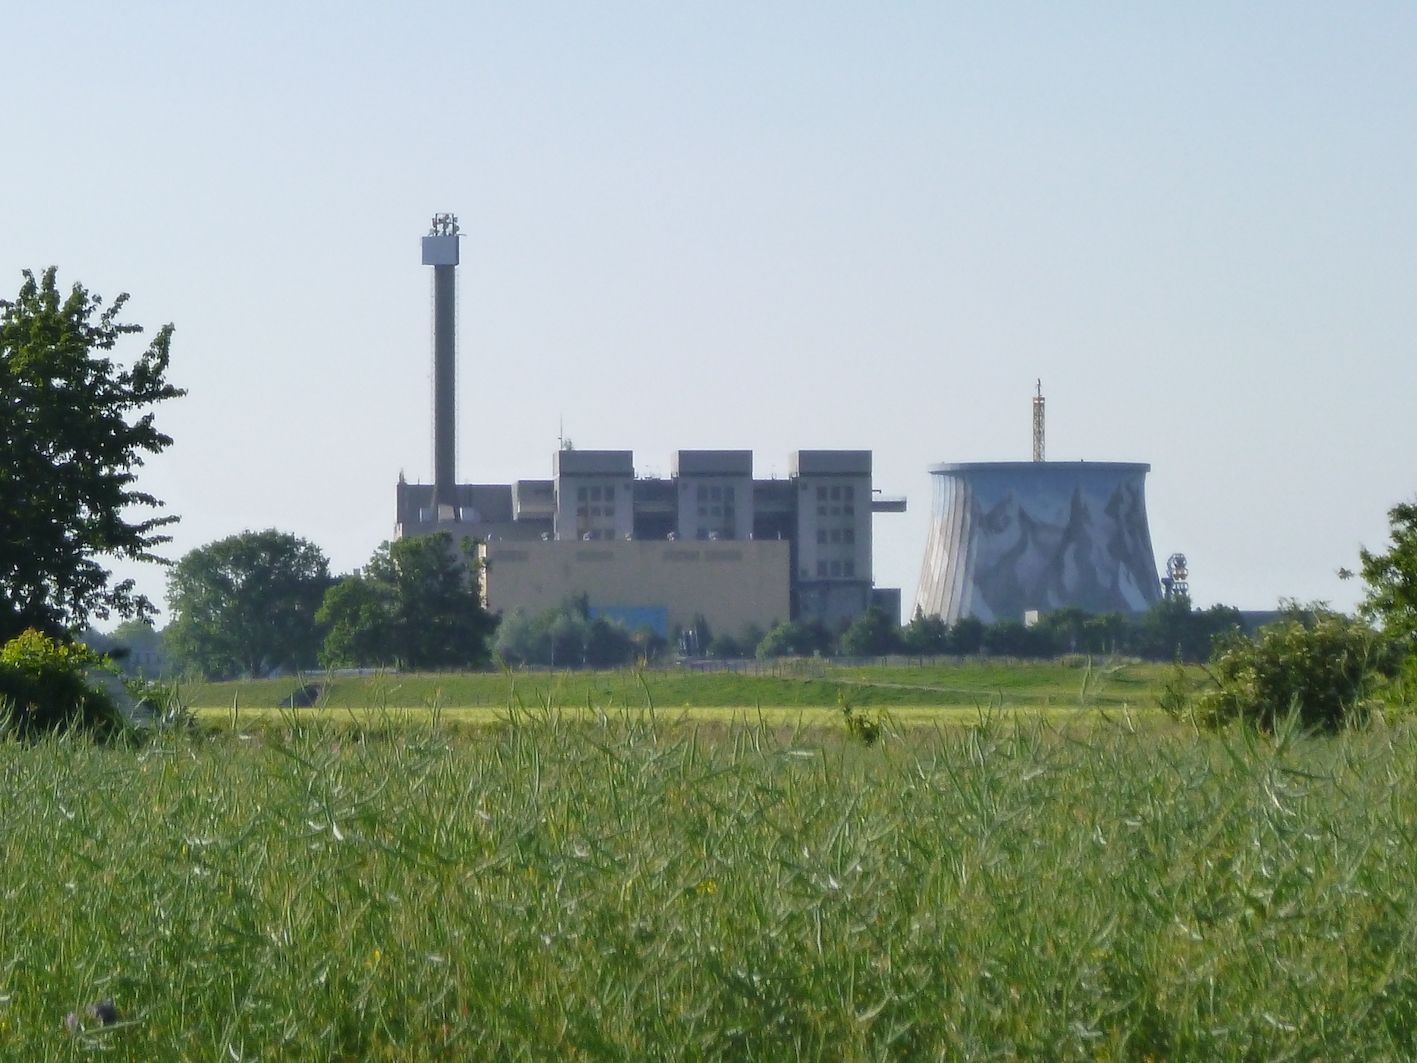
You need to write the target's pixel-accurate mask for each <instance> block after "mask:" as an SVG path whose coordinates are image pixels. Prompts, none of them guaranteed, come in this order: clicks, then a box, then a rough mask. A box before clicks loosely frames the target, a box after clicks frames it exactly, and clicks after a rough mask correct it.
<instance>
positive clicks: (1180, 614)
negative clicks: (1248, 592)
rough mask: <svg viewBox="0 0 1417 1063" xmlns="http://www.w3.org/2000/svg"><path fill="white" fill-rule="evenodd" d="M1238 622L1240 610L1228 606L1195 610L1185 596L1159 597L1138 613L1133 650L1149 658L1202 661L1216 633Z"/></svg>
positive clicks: (1237, 627)
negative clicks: (1138, 621)
mask: <svg viewBox="0 0 1417 1063" xmlns="http://www.w3.org/2000/svg"><path fill="white" fill-rule="evenodd" d="M1242 626H1243V625H1242V624H1241V622H1240V611H1239V610H1238V609H1235V608H1233V607H1231V606H1228V605H1212V606H1211V607H1210V608H1209V609H1199V610H1198V609H1192V608H1191V603H1190V600H1189V599H1188V598H1184V597H1182V598H1168V599H1163V600H1162V601H1159V602H1157V603H1156V604H1155V605H1153V606H1152V607H1151V608H1150V609H1148V610H1147V611H1146V613H1145V614H1144V615H1143V616H1142V618H1141V621H1140V624H1139V625H1138V630H1137V633H1136V636H1137V646H1136V650H1137V652H1138V653H1139V654H1140V655H1141V656H1143V657H1148V658H1151V659H1152V660H1163V661H1164V660H1182V661H1204V660H1205V659H1206V658H1207V657H1209V656H1210V652H1211V646H1212V644H1213V642H1214V640H1215V638H1216V636H1218V635H1223V634H1225V633H1226V632H1229V631H1239V630H1240V629H1241V628H1242Z"/></svg>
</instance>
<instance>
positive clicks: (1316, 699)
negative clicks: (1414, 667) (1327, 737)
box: [1196, 607, 1399, 731]
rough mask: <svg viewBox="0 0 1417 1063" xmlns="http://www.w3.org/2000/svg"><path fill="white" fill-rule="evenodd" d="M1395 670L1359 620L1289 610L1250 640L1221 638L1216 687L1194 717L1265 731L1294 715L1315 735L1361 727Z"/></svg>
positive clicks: (1383, 644) (1387, 651) (1213, 667)
mask: <svg viewBox="0 0 1417 1063" xmlns="http://www.w3.org/2000/svg"><path fill="white" fill-rule="evenodd" d="M1398 664H1399V661H1398V660H1397V658H1396V656H1395V654H1394V653H1393V652H1392V646H1391V644H1390V643H1389V642H1387V641H1386V640H1385V639H1384V638H1383V637H1382V636H1381V635H1380V634H1379V633H1378V632H1376V631H1374V630H1373V629H1372V628H1371V627H1369V626H1368V625H1367V624H1365V623H1363V622H1362V621H1360V620H1354V619H1352V618H1351V617H1347V616H1343V615H1342V614H1340V613H1335V612H1333V611H1331V610H1329V609H1326V608H1323V607H1311V608H1309V609H1305V610H1302V611H1298V610H1291V613H1290V616H1289V617H1287V618H1286V619H1284V620H1281V621H1279V622H1278V623H1275V624H1270V625H1268V626H1266V627H1263V628H1261V629H1260V631H1259V633H1258V635H1257V636H1256V637H1255V638H1254V639H1253V640H1252V639H1250V638H1247V637H1246V636H1244V635H1242V634H1239V633H1238V632H1235V633H1231V634H1227V635H1222V636H1220V637H1219V638H1218V639H1217V640H1216V646H1215V650H1214V652H1213V653H1212V656H1211V661H1210V672H1211V675H1212V677H1213V678H1214V680H1215V683H1216V685H1215V688H1214V689H1212V690H1209V691H1207V692H1206V693H1204V694H1202V695H1201V696H1200V698H1199V699H1198V700H1197V702H1196V719H1197V721H1198V722H1200V723H1202V724H1206V725H1209V726H1217V725H1221V724H1225V723H1229V722H1231V721H1234V720H1241V721H1244V722H1246V723H1250V724H1253V725H1254V726H1256V727H1259V728H1260V729H1262V730H1267V731H1268V730H1273V729H1274V726H1275V724H1276V722H1277V721H1279V720H1280V719H1282V718H1284V717H1285V716H1287V715H1288V714H1290V713H1291V712H1292V713H1297V714H1298V717H1299V722H1300V723H1301V724H1302V725H1303V726H1304V727H1306V728H1310V729H1314V730H1323V731H1336V730H1338V729H1340V728H1342V727H1344V726H1348V725H1353V724H1362V723H1365V722H1367V720H1368V719H1369V717H1370V716H1371V715H1372V713H1373V711H1374V709H1375V708H1378V707H1380V706H1381V701H1380V695H1381V694H1382V692H1383V691H1384V689H1385V688H1386V686H1387V681H1388V679H1389V678H1390V677H1392V676H1393V675H1395V674H1396V671H1397V665H1398Z"/></svg>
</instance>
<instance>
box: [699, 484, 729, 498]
mask: <svg viewBox="0 0 1417 1063" xmlns="http://www.w3.org/2000/svg"><path fill="white" fill-rule="evenodd" d="M695 497H696V498H697V499H698V500H699V501H700V502H732V501H733V485H732V484H699V486H698V489H697V491H696V493H695Z"/></svg>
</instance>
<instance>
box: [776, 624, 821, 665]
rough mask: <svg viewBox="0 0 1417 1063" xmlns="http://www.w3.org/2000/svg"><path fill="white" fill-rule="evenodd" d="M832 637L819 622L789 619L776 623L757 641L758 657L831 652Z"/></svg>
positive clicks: (804, 655)
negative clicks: (812, 622)
mask: <svg viewBox="0 0 1417 1063" xmlns="http://www.w3.org/2000/svg"><path fill="white" fill-rule="evenodd" d="M831 644H832V638H831V635H830V634H829V633H828V632H827V629H826V628H824V627H822V625H820V624H807V623H804V622H802V621H800V620H791V621H788V622H787V623H783V624H778V625H777V626H776V627H774V628H773V629H772V630H771V631H769V632H768V633H767V634H766V635H764V636H763V638H762V641H760V642H759V643H758V657H759V659H760V660H767V659H768V658H771V657H811V656H812V655H814V654H826V653H830V652H831Z"/></svg>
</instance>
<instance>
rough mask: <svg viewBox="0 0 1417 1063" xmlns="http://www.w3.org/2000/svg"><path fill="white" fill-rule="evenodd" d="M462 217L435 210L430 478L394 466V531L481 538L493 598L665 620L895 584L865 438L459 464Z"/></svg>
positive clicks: (835, 610)
mask: <svg viewBox="0 0 1417 1063" xmlns="http://www.w3.org/2000/svg"><path fill="white" fill-rule="evenodd" d="M460 237H461V233H460V230H459V227H458V219H457V217H456V216H455V215H452V214H435V215H434V216H433V222H432V225H431V227H430V229H429V231H428V234H427V235H426V236H424V237H423V241H422V260H423V264H424V265H425V266H432V267H433V483H432V484H410V483H408V482H406V481H405V480H404V478H403V477H402V476H400V477H399V482H398V489H397V499H396V510H397V518H396V519H397V526H396V529H395V535H396V536H397V537H399V538H402V537H404V536H414V535H427V534H430V533H433V532H441V531H446V532H449V533H451V534H452V535H453V537H454V538H455V539H458V540H464V541H465V540H469V539H471V540H474V541H476V543H477V544H478V545H477V550H478V553H479V556H480V557H481V559H482V561H483V562H484V568H483V581H482V582H483V597H484V603H485V604H486V606H487V607H488V608H489V609H491V610H493V611H495V612H502V613H511V612H512V611H514V610H518V609H521V610H526V611H528V612H539V611H541V610H544V609H548V608H555V607H557V606H560V605H562V604H564V603H565V602H566V601H568V600H569V599H572V598H576V597H580V596H582V595H583V596H585V598H586V599H587V601H588V603H589V606H590V610H591V613H592V615H601V616H609V617H612V618H616V619H620V620H622V621H624V622H625V624H626V625H627V626H628V627H630V628H631V629H636V628H640V627H649V628H651V629H653V630H654V631H656V632H657V633H659V634H661V635H666V634H668V633H669V632H670V631H671V630H672V629H673V628H674V627H680V628H687V627H689V626H690V625H691V624H692V623H693V621H694V619H695V617H697V616H703V618H704V619H705V620H706V621H708V623H709V624H710V626H711V627H713V628H715V629H717V630H718V631H720V632H724V633H729V634H736V633H738V632H740V631H741V630H742V629H743V627H745V626H746V625H748V624H756V625H759V626H761V627H768V626H770V625H772V624H774V623H777V622H779V621H784V620H789V619H791V620H797V619H802V620H809V621H819V622H821V623H823V624H826V625H828V626H831V627H839V626H842V625H844V624H846V623H849V622H850V621H852V620H854V619H856V618H857V617H858V616H860V615H861V614H862V613H864V612H865V611H866V609H867V608H868V607H869V606H870V605H871V604H872V603H873V602H875V603H879V604H881V605H882V606H883V607H884V608H886V609H888V610H890V611H891V612H892V615H895V616H899V614H900V592H899V591H898V590H878V589H876V588H874V587H873V585H872V579H871V515H872V514H873V513H882V512H902V511H903V510H904V509H905V500H904V499H899V498H897V499H882V498H878V497H877V496H876V495H875V493H874V490H873V488H872V484H871V452H870V451H869V450H801V451H797V452H796V453H794V454H793V455H792V459H791V468H790V471H789V474H788V477H787V478H786V479H785V480H776V479H769V480H758V479H754V478H753V455H752V453H751V452H750V451H747V450H681V451H679V452H678V453H677V454H676V455H675V457H674V464H673V471H672V474H671V475H670V477H669V478H668V479H660V478H654V477H644V478H639V477H636V475H635V465H634V455H633V453H632V452H631V451H628V450H574V449H570V448H567V447H563V448H562V449H560V450H558V451H557V452H556V453H555V455H554V456H553V458H552V467H551V478H550V479H548V480H518V481H516V482H515V483H511V484H460V483H458V482H457V479H456V470H455V468H454V456H455V454H456V444H455V440H456V431H457V426H456V402H455V398H454V397H455V395H456V347H457V342H456V339H457V338H456V335H455V330H456V325H457V314H456V300H457V287H456V285H457V282H456V270H457V267H458V264H459V262H460V258H461V256H460V247H459V239H460Z"/></svg>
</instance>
